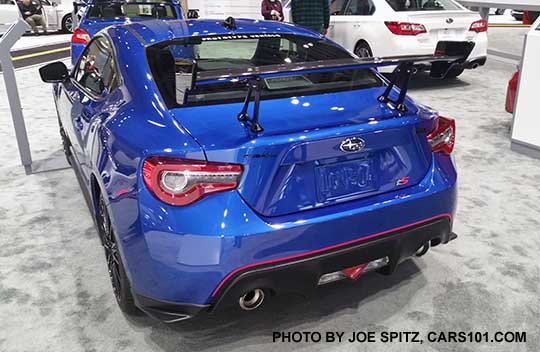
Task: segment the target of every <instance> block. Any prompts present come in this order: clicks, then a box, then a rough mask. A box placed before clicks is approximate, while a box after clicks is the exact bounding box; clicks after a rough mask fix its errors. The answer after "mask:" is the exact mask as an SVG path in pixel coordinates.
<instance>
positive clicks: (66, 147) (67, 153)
mask: <svg viewBox="0 0 540 352" xmlns="http://www.w3.org/2000/svg"><path fill="white" fill-rule="evenodd" d="M58 124H59V126H60V138H62V149H63V150H64V155H65V156H66V160H67V162H68V164H69V165H71V157H72V154H71V142H70V141H69V138H68V136H67V134H66V131H65V130H64V127H63V126H62V123H61V122H60V119H58Z"/></svg>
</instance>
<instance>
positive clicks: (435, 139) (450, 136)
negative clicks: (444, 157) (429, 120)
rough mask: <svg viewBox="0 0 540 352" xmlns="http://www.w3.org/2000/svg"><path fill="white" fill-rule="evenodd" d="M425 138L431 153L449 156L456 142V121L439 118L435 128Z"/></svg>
mask: <svg viewBox="0 0 540 352" xmlns="http://www.w3.org/2000/svg"><path fill="white" fill-rule="evenodd" d="M427 138H428V141H429V144H430V145H431V149H432V150H433V152H435V153H443V154H451V153H452V151H453V150H454V144H455V142H456V121H455V120H454V119H450V118H448V117H443V116H439V117H438V119H437V122H436V123H435V128H434V129H433V131H432V132H431V133H430V134H429V135H428V136H427Z"/></svg>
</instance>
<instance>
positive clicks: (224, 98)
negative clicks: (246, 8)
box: [147, 34, 382, 106]
mask: <svg viewBox="0 0 540 352" xmlns="http://www.w3.org/2000/svg"><path fill="white" fill-rule="evenodd" d="M194 39H195V38H191V39H190V40H194ZM195 40H196V39H195ZM198 40H199V42H198V43H194V44H174V43H171V44H169V45H159V46H154V47H150V48H149V49H148V50H147V55H148V62H149V64H150V68H151V71H152V73H153V75H154V79H155V81H156V84H157V85H158V88H159V89H160V91H161V95H162V97H163V98H164V100H165V101H166V102H167V105H169V106H171V105H172V106H181V105H205V104H217V103H227V102H236V101H242V100H243V99H245V96H246V94H247V90H248V89H247V87H246V82H245V81H243V80H233V81H230V82H229V81H227V82H216V83H215V84H205V85H201V86H198V87H197V88H196V89H195V90H193V91H192V92H191V93H190V94H187V95H186V90H187V89H189V87H190V83H191V81H192V71H193V67H194V65H193V62H194V61H196V62H197V72H204V73H211V71H216V72H217V71H223V70H229V69H240V70H245V71H247V70H250V69H253V68H255V67H264V66H272V65H280V64H292V63H307V62H313V61H324V60H336V59H350V58H351V57H352V56H351V54H349V53H348V52H347V51H345V50H344V49H342V48H340V47H338V46H336V45H334V44H332V43H331V42H329V41H326V40H324V39H314V38H308V37H302V36H295V35H277V34H276V35H273V34H270V35H269V34H262V35H258V34H253V35H238V36H214V37H201V38H198ZM380 85H382V81H381V80H380V79H379V78H378V77H377V75H376V74H375V73H373V71H371V70H370V69H355V70H342V71H333V72H316V73H307V74H301V73H299V74H297V75H296V74H295V75H288V76H286V77H285V76H284V77H271V78H266V79H264V80H263V90H262V99H271V98H280V97H285V96H295V95H307V94H317V93H322V92H328V91H343V90H352V89H360V88H367V87H374V86H380ZM186 97H187V98H186Z"/></svg>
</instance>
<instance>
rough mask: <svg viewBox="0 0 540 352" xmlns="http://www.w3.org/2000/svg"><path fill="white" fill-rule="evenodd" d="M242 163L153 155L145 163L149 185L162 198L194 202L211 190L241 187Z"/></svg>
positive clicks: (146, 180)
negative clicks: (239, 184) (239, 185)
mask: <svg viewBox="0 0 540 352" xmlns="http://www.w3.org/2000/svg"><path fill="white" fill-rule="evenodd" d="M242 171H243V168H242V165H236V164H226V163H214V162H206V161H199V160H186V159H177V158H171V157H151V158H148V159H146V160H145V162H144V165H143V179H144V183H145V185H146V187H147V188H148V189H149V190H150V191H151V192H152V193H153V194H154V195H155V196H156V197H157V198H159V199H160V200H161V201H163V202H165V203H167V204H170V205H177V206H184V205H189V204H192V203H194V202H196V201H198V200H200V199H201V198H203V197H205V196H206V195H208V194H211V193H216V192H223V191H228V190H232V189H235V188H236V187H238V183H239V181H240V176H241V175H242Z"/></svg>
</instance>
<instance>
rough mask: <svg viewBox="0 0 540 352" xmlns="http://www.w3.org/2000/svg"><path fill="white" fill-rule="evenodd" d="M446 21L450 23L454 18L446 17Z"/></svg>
mask: <svg viewBox="0 0 540 352" xmlns="http://www.w3.org/2000/svg"><path fill="white" fill-rule="evenodd" d="M446 23H448V24H452V23H454V19H453V18H447V19H446Z"/></svg>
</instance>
